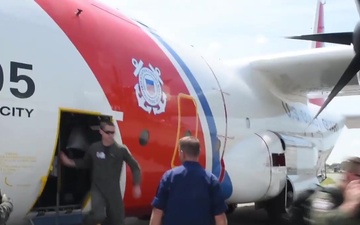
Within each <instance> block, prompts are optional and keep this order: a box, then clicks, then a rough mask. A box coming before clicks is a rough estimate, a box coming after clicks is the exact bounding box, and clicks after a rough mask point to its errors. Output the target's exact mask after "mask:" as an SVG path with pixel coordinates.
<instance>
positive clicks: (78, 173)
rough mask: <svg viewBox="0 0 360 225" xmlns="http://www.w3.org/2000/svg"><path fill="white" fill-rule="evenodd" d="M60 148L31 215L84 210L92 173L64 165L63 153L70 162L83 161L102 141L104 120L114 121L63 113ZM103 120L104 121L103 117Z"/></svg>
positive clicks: (58, 147)
mask: <svg viewBox="0 0 360 225" xmlns="http://www.w3.org/2000/svg"><path fill="white" fill-rule="evenodd" d="M60 114H61V115H60V123H59V127H58V140H57V148H56V150H55V155H54V158H53V162H52V166H51V170H50V173H49V175H48V177H47V179H45V180H46V184H45V187H44V189H43V190H42V193H41V195H40V196H39V198H38V199H37V202H36V203H35V205H34V207H33V208H32V210H31V212H49V211H50V212H51V211H52V212H54V211H65V210H66V211H67V212H68V213H69V212H71V211H73V210H81V209H82V206H83V205H84V203H85V201H86V200H87V199H88V193H89V190H90V172H91V171H90V170H88V169H77V168H70V167H66V166H63V165H62V164H61V162H60V161H59V159H58V153H59V150H61V151H63V152H64V153H65V154H66V155H67V156H68V157H69V158H70V159H77V158H82V157H83V156H84V155H85V152H86V150H87V149H88V147H89V146H90V144H92V143H94V142H96V141H100V140H101V135H100V133H99V131H98V128H99V122H100V119H102V120H104V119H108V120H111V117H110V116H104V115H100V114H95V113H91V112H88V113H87V112H84V113H82V112H81V113H80V112H75V111H74V112H70V111H61V112H60ZM100 117H101V118H100Z"/></svg>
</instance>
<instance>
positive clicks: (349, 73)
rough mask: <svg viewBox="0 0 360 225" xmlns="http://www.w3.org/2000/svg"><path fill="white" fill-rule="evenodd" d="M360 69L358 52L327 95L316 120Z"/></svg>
mask: <svg viewBox="0 0 360 225" xmlns="http://www.w3.org/2000/svg"><path fill="white" fill-rule="evenodd" d="M359 70H360V54H356V55H355V57H354V58H353V59H352V60H351V62H350V64H349V66H348V67H347V68H346V70H345V72H344V73H343V75H342V76H341V78H340V79H339V81H338V82H337V84H336V85H335V87H334V88H333V89H332V90H331V92H330V94H329V96H328V97H327V99H326V101H325V102H324V104H323V105H322V106H321V108H320V110H319V112H318V113H317V114H316V116H315V117H314V120H315V119H316V118H317V117H318V116H319V115H320V113H321V112H322V111H323V110H324V109H325V107H326V106H327V105H328V104H329V103H330V102H331V100H333V98H335V97H336V95H337V94H338V93H339V92H340V91H341V89H343V88H344V87H345V86H346V85H347V84H348V83H349V82H350V80H351V79H352V78H353V77H354V76H355V75H356V73H357V72H359Z"/></svg>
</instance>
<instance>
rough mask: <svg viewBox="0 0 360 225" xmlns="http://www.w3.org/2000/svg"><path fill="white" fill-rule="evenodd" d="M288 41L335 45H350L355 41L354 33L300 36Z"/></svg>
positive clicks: (292, 37)
mask: <svg viewBox="0 0 360 225" xmlns="http://www.w3.org/2000/svg"><path fill="white" fill-rule="evenodd" d="M286 38H288V39H297V40H308V41H319V42H327V43H333V44H343V45H350V44H351V43H352V40H353V32H342V33H320V34H309V35H300V36H291V37H286Z"/></svg>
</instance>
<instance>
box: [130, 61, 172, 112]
mask: <svg viewBox="0 0 360 225" xmlns="http://www.w3.org/2000/svg"><path fill="white" fill-rule="evenodd" d="M132 64H133V65H134V67H135V70H134V76H135V77H138V83H137V84H136V85H135V86H134V89H135V93H136V98H137V100H138V106H139V107H140V108H142V109H143V110H145V111H146V112H148V113H151V111H152V112H153V113H154V115H157V114H161V113H163V112H165V107H166V94H165V93H164V92H163V90H162V85H163V84H164V83H163V81H162V80H161V77H160V75H161V72H160V70H159V68H157V67H155V68H154V67H153V66H152V65H151V64H149V67H144V63H143V61H141V60H140V61H137V60H136V59H134V58H133V59H132Z"/></svg>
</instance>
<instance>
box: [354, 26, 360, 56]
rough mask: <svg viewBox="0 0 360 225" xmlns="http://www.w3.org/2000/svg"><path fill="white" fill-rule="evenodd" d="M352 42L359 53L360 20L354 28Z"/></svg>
mask: <svg viewBox="0 0 360 225" xmlns="http://www.w3.org/2000/svg"><path fill="white" fill-rule="evenodd" d="M352 42H353V43H352V44H353V47H354V51H355V53H359V52H360V21H358V22H357V23H356V26H355V28H354V32H353V40H352Z"/></svg>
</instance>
